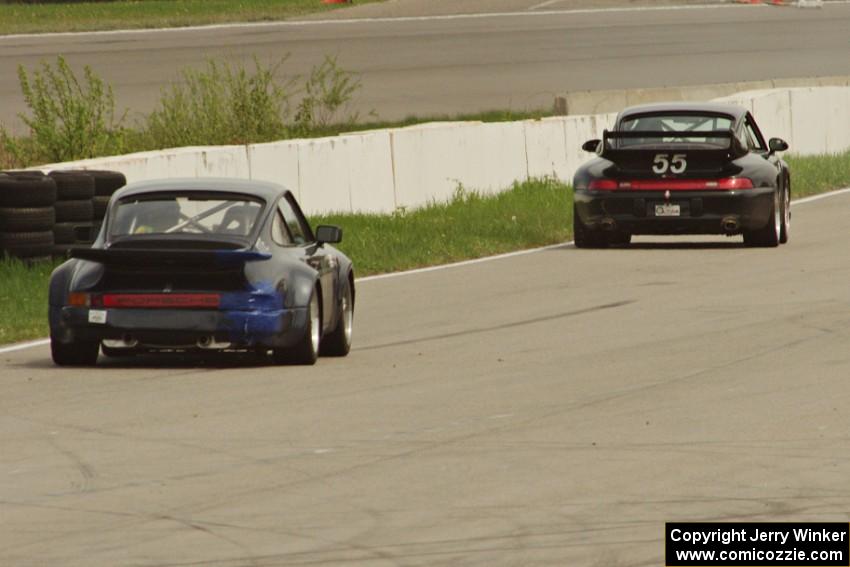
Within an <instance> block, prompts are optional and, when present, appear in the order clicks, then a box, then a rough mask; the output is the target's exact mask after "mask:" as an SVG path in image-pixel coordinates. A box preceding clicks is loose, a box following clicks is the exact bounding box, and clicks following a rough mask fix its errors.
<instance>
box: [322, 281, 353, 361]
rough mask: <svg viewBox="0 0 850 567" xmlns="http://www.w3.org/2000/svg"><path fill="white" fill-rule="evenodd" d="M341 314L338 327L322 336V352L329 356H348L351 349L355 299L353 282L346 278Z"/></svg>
mask: <svg viewBox="0 0 850 567" xmlns="http://www.w3.org/2000/svg"><path fill="white" fill-rule="evenodd" d="M343 286H344V287H343V290H342V301H341V305H340V315H339V320H338V321H337V324H336V328H335V329H334V330H333V331H331V332H330V333H328V334H327V335H325V336H324V337H322V354H324V355H327V356H346V355H347V354H348V353H349V352H350V351H351V335H352V332H353V330H354V300H353V298H352V293H351V282H349V280H348V279H347V278H346V280H345V283H344V284H343Z"/></svg>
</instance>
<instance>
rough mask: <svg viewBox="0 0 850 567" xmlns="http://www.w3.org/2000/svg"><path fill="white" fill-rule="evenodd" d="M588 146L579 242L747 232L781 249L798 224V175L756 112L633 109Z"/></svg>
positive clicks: (578, 194) (578, 195) (579, 177)
mask: <svg viewBox="0 0 850 567" xmlns="http://www.w3.org/2000/svg"><path fill="white" fill-rule="evenodd" d="M583 148H584V149H585V150H586V151H589V152H596V153H597V157H596V158H594V159H593V160H591V161H589V162H588V163H586V164H584V165H583V166H582V167H581V168H579V170H578V171H577V172H576V174H575V179H574V182H573V187H574V188H575V199H574V209H573V228H574V237H575V245H576V246H577V247H579V248H601V247H605V246H608V245H611V244H621V245H622V244H628V243H629V242H630V241H631V237H632V235H633V234H725V235H735V234H743V236H744V243H745V244H746V245H748V246H777V245H778V244H780V243H785V242H787V241H788V237H789V230H790V228H791V207H790V199H791V174H790V172H789V170H788V165H787V164H786V163H785V162H784V161H782V159H780V158H779V156H778V155H777V153H778V152H781V151H784V150H787V149H788V144H787V143H786V142H784V141H783V140H781V139H779V138H771V139H770V141H769V142H765V139H764V137H763V136H762V133H761V131H760V130H759V128H758V126H757V125H756V122H755V119H753V116H752V115H751V114H750V113H749V112H748V111H747V110H745V109H743V108H740V107H737V106H733V105H727V104H710V103H702V104H687V103H671V104H655V105H642V106H635V107H631V108H628V109H626V110H624V111H623V112H621V113H620V115H619V116H618V117H617V121H616V124H615V126H614V131H613V132H608V131H607V130H606V131H605V132H604V135H603V138H602V140H590V141H588V142H585V144H584V146H583Z"/></svg>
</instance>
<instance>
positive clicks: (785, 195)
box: [779, 179, 791, 244]
mask: <svg viewBox="0 0 850 567" xmlns="http://www.w3.org/2000/svg"><path fill="white" fill-rule="evenodd" d="M790 237H791V183H790V182H789V181H788V180H787V179H786V180H785V183H783V184H782V226H781V227H780V231H779V243H780V244H787V242H788V239H789V238H790Z"/></svg>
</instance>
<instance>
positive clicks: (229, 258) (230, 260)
mask: <svg viewBox="0 0 850 567" xmlns="http://www.w3.org/2000/svg"><path fill="white" fill-rule="evenodd" d="M70 256H71V258H79V259H80V260H90V261H92V262H99V263H101V264H104V265H107V266H122V267H127V268H134V267H135V268H151V267H157V268H159V267H173V268H178V269H181V268H206V269H233V268H238V267H240V266H242V265H244V264H245V263H246V262H255V261H259V260H268V259H270V258H271V257H272V255H271V254H268V253H266V252H255V251H252V250H162V249H145V248H72V249H71V250H70Z"/></svg>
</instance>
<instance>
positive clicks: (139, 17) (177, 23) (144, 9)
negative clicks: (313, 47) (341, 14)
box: [0, 0, 381, 35]
mask: <svg viewBox="0 0 850 567" xmlns="http://www.w3.org/2000/svg"><path fill="white" fill-rule="evenodd" d="M376 1H381V0H357V2H356V3H357V4H365V3H368V2H376ZM334 8H339V6H338V5H333V4H322V3H321V2H320V0H239V1H238V2H237V1H234V0H135V1H125V0H120V1H117V2H76V3H61V4H56V3H52V4H21V3H2V2H0V34H2V35H7V34H18V33H38V32H68V31H90V30H109V29H131V28H159V27H181V26H195V25H204V24H220V23H227V22H259V21H275V20H284V19H286V18H291V17H294V16H301V15H304V14H311V13H315V12H323V11H327V10H331V9H334Z"/></svg>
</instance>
